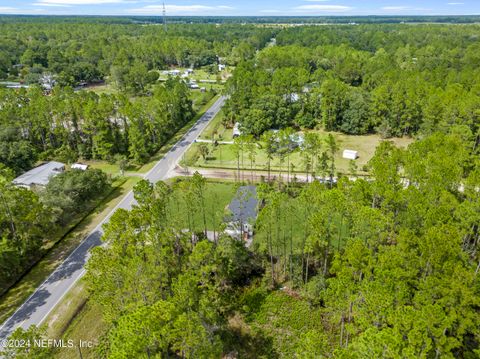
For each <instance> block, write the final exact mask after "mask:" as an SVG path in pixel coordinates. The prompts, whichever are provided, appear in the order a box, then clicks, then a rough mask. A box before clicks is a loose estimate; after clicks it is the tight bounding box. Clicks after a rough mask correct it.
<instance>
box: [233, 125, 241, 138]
mask: <svg viewBox="0 0 480 359" xmlns="http://www.w3.org/2000/svg"><path fill="white" fill-rule="evenodd" d="M241 135H242V131H240V123H238V122H235V125H234V126H233V134H232V136H233V138H235V137H240V136H241Z"/></svg>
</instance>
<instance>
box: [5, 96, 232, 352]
mask: <svg viewBox="0 0 480 359" xmlns="http://www.w3.org/2000/svg"><path fill="white" fill-rule="evenodd" d="M224 102H225V98H224V97H221V98H219V99H218V100H217V101H216V102H215V103H214V104H213V105H212V107H210V109H209V110H208V111H207V112H206V113H205V114H204V115H203V116H202V117H201V118H200V119H199V120H198V121H197V122H196V123H195V125H194V126H193V127H192V128H191V129H190V130H189V131H188V132H187V133H186V134H185V135H184V136H183V138H182V139H181V140H180V141H179V142H177V143H176V144H175V146H173V147H172V149H171V150H170V151H169V152H168V153H167V154H166V155H165V156H164V157H163V158H162V159H161V160H160V161H158V162H157V164H156V165H155V166H154V167H153V168H152V170H151V171H150V172H148V173H147V174H146V175H145V179H147V180H149V181H150V182H153V183H155V182H158V181H160V180H164V179H166V178H168V177H170V176H171V175H172V174H173V173H174V169H175V167H176V166H177V165H178V163H179V162H180V160H181V159H182V156H183V154H184V153H185V152H186V150H187V149H188V147H189V146H190V145H191V144H192V143H193V142H194V141H195V140H196V139H197V137H198V136H199V135H200V133H201V132H202V131H203V130H204V129H205V127H206V126H207V125H208V123H209V122H210V121H211V120H212V119H213V118H214V117H215V116H216V114H217V113H218V112H219V111H220V109H221V108H222V106H223V104H224ZM134 202H135V200H134V198H133V192H129V193H128V194H127V195H126V196H125V198H123V199H122V201H121V202H120V203H119V204H118V205H117V206H116V207H115V208H114V209H113V210H112V212H110V213H109V214H108V215H107V217H106V218H105V219H104V220H103V222H102V223H101V224H99V225H98V227H97V228H95V230H94V231H93V232H92V233H91V234H90V235H89V236H88V237H87V238H85V240H84V241H83V242H82V243H81V244H80V245H79V246H78V247H77V248H76V249H75V250H74V251H73V252H72V253H71V254H70V256H69V257H68V258H67V259H66V260H65V261H64V262H63V263H62V264H60V266H58V268H57V269H56V270H55V271H54V272H53V273H52V274H51V275H50V276H49V277H48V278H47V280H46V281H45V282H43V283H42V284H41V285H40V287H38V288H37V290H36V291H35V292H34V293H33V294H32V295H31V296H30V298H28V299H27V301H26V302H25V303H24V304H23V305H22V306H21V307H20V308H18V310H17V311H16V312H15V313H14V314H13V315H12V316H11V317H10V318H9V319H8V320H7V321H6V322H5V323H4V324H3V325H2V327H0V339H4V338H7V337H8V336H9V335H10V334H11V333H12V332H13V331H14V330H15V329H17V328H18V327H22V328H24V329H27V328H28V327H30V325H32V324H35V325H40V324H41V323H42V322H43V321H44V320H45V318H46V317H47V316H48V314H50V312H51V311H52V310H53V309H54V308H55V306H56V305H57V304H58V303H59V302H60V300H61V299H62V298H63V296H64V295H65V294H66V293H68V291H69V290H70V289H71V288H72V287H73V285H74V284H75V283H76V282H77V281H78V280H79V279H80V278H81V277H82V276H83V275H84V273H85V269H84V265H85V263H86V262H87V260H88V257H89V250H90V248H92V247H95V246H98V245H100V244H101V240H100V238H101V236H102V225H103V224H104V223H106V222H108V220H109V219H110V217H111V216H112V214H113V213H114V212H115V210H117V209H118V208H124V209H131V208H132V205H133V204H134ZM0 349H1V348H0Z"/></svg>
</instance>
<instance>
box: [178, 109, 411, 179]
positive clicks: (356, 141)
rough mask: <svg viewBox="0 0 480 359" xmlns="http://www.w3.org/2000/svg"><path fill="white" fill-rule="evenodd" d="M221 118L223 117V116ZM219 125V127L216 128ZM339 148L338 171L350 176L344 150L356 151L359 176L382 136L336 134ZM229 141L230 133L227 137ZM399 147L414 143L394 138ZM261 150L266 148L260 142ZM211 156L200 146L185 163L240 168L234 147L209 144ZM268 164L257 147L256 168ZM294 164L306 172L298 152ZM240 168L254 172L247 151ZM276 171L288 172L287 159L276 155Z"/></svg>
mask: <svg viewBox="0 0 480 359" xmlns="http://www.w3.org/2000/svg"><path fill="white" fill-rule="evenodd" d="M219 118H220V116H219ZM216 121H218V122H216ZM220 121H221V119H219V120H217V119H215V120H214V122H212V124H211V126H209V127H208V128H207V129H206V131H205V132H204V134H203V135H202V138H209V139H211V137H212V133H213V131H214V130H215V129H216V128H218V131H219V133H221V130H222V127H223V126H221V125H220V124H219V122H220ZM216 126H218V127H216ZM317 132H318V133H319V135H320V136H321V138H323V139H324V138H326V136H327V133H326V132H324V131H317ZM332 134H333V135H334V136H335V138H336V140H337V144H338V147H339V151H338V152H337V154H336V156H335V163H336V167H337V171H339V172H341V173H344V174H348V173H349V160H346V159H344V158H343V157H342V154H343V151H344V150H345V149H350V150H356V151H358V153H359V158H358V159H357V161H356V163H357V166H358V172H359V174H362V173H363V171H362V168H363V166H364V165H366V164H367V163H368V161H369V160H370V159H371V158H372V157H373V155H374V153H375V149H376V148H377V146H378V145H379V144H380V143H381V142H382V139H381V137H380V136H378V135H368V136H350V135H345V134H342V133H332ZM225 137H226V138H228V133H227V135H226V136H225ZM390 141H393V142H394V143H395V144H396V145H397V146H399V147H407V146H408V145H409V144H410V143H412V142H413V140H412V139H410V138H394V139H390ZM260 145H261V146H260V147H264V146H263V144H262V143H260ZM209 147H210V150H211V152H210V155H209V157H208V158H207V160H204V159H203V158H202V157H201V156H200V153H199V144H198V143H196V144H194V145H193V146H192V147H191V148H190V149H189V151H188V152H187V154H186V155H185V160H184V162H183V164H185V165H187V166H189V167H203V168H226V169H236V168H237V158H236V156H235V152H234V150H233V146H232V145H218V146H216V147H214V146H213V145H209ZM323 150H326V145H323ZM267 164H268V158H267V154H266V152H265V151H264V150H263V149H262V148H257V150H256V155H255V164H254V169H256V170H266V169H267ZM290 164H291V165H293V171H295V172H304V170H305V165H304V161H303V158H302V156H301V153H300V152H299V151H296V152H294V153H292V154H291V155H290ZM240 167H241V168H245V169H247V170H249V169H250V160H249V157H248V153H247V151H245V153H244V155H243V159H242V157H241V158H240ZM271 169H272V171H284V172H285V171H287V158H285V160H284V161H283V163H282V162H281V159H280V158H279V157H278V156H274V158H273V161H272V163H271Z"/></svg>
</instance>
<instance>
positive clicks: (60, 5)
mask: <svg viewBox="0 0 480 359" xmlns="http://www.w3.org/2000/svg"><path fill="white" fill-rule="evenodd" d="M32 5H33V6H49V7H50V6H51V7H71V6H70V5H64V4H52V3H47V2H45V3H42V2H34V3H33V4H32Z"/></svg>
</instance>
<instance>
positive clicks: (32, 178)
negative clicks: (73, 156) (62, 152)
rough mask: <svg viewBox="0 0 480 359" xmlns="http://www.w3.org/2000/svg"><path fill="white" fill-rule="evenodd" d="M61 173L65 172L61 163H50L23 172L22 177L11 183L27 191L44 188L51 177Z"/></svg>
mask: <svg viewBox="0 0 480 359" xmlns="http://www.w3.org/2000/svg"><path fill="white" fill-rule="evenodd" d="M63 171H65V165H64V164H63V163H61V162H55V161H51V162H47V163H44V164H43V165H41V166H38V167H35V168H33V169H31V170H30V171H28V172H25V173H24V174H23V175H21V176H19V177H17V178H15V179H14V180H13V181H12V183H13V184H14V185H17V186H20V187H25V188H29V189H32V188H34V187H37V186H40V187H45V186H46V185H47V184H48V182H49V181H50V179H51V178H52V177H54V176H56V175H58V174H59V173H62V172H63Z"/></svg>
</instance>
